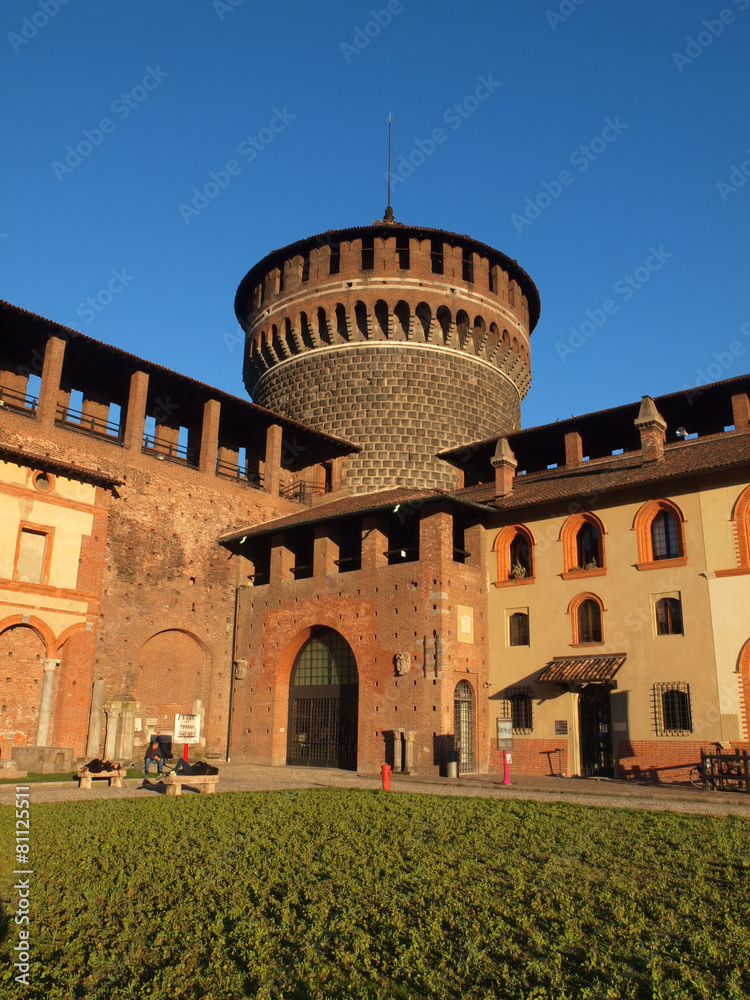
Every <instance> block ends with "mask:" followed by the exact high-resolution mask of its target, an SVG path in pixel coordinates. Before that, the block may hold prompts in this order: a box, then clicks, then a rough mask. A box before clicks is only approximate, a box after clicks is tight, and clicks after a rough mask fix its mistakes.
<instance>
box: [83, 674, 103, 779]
mask: <svg viewBox="0 0 750 1000" xmlns="http://www.w3.org/2000/svg"><path fill="white" fill-rule="evenodd" d="M103 708H104V679H103V678H101V677H100V678H99V680H98V681H94V690H93V693H92V695H91V712H90V713H89V736H88V741H87V742H86V756H87V757H88V759H89V760H91V758H92V757H98V756H99V745H100V743H101V738H102V709H103Z"/></svg>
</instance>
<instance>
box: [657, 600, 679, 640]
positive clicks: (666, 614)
mask: <svg viewBox="0 0 750 1000" xmlns="http://www.w3.org/2000/svg"><path fill="white" fill-rule="evenodd" d="M656 634H657V635H682V608H681V607H680V602H679V601H678V600H677V598H675V597H662V598H661V600H659V601H657V602H656Z"/></svg>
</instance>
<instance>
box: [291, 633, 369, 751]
mask: <svg viewBox="0 0 750 1000" xmlns="http://www.w3.org/2000/svg"><path fill="white" fill-rule="evenodd" d="M358 697H359V681H358V675H357V664H356V661H355V659H354V654H353V653H352V651H351V648H350V646H349V643H348V642H347V641H346V639H344V637H343V636H341V635H339V633H338V632H334V630H333V629H329V628H325V629H320V630H319V631H317V632H316V633H315V634H314V635H313V636H311V638H310V639H308V640H307V642H306V643H305V645H304V646H303V647H302V649H301V650H300V651H299V653H298V654H297V659H296V660H295V661H294V667H293V668H292V682H291V687H290V690H289V728H288V733H289V736H288V741H287V764H295V765H298V766H299V765H303V766H307V767H341V768H346V769H348V770H356V768H357V705H358Z"/></svg>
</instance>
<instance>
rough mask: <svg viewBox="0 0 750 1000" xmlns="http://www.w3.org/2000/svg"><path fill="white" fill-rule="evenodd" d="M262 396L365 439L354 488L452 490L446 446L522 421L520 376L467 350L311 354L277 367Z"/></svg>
mask: <svg viewBox="0 0 750 1000" xmlns="http://www.w3.org/2000/svg"><path fill="white" fill-rule="evenodd" d="M255 398H256V402H258V403H260V404H261V405H262V406H267V407H268V408H269V409H272V410H276V411H277V412H279V413H282V414H284V415H285V416H288V417H291V418H293V419H295V420H299V421H302V422H305V423H308V424H309V425H310V426H311V427H314V428H315V429H316V430H319V431H325V432H326V433H329V434H336V435H340V436H342V437H345V438H347V439H348V440H351V441H354V442H356V443H357V444H360V445H362V451H361V452H360V453H359V454H358V455H352V456H350V457H349V458H347V459H346V460H345V466H344V467H345V476H346V478H345V483H346V485H347V486H348V487H349V488H350V489H352V490H354V491H357V490H367V489H376V488H379V487H382V488H385V487H388V486H393V485H405V486H414V487H424V486H436V487H441V488H444V489H452V488H454V487H455V484H456V472H455V469H453V467H452V466H449V465H448V464H447V463H446V462H443V461H441V460H440V459H437V458H435V454H436V452H439V451H442V450H443V449H445V448H449V447H453V446H455V445H457V444H460V443H461V442H464V441H476V440H480V439H482V438H487V437H490V436H491V435H493V434H499V433H510V432H512V431H515V430H518V429H519V427H520V397H519V394H518V390H517V388H516V387H515V386H514V385H513V383H512V382H511V381H510V380H509V379H508V378H507V377H505V376H504V375H503V374H501V373H500V372H498V371H497V370H496V369H494V368H492V367H491V366H489V365H487V364H481V363H479V362H478V361H477V360H476V358H471V357H469V356H464V355H461V354H460V353H458V352H446V351H439V350H437V349H430V348H428V347H422V348H420V347H419V346H417V345H407V344H403V345H388V346H376V345H372V344H370V345H366V346H361V345H356V344H352V345H350V346H348V347H339V348H329V349H327V350H325V351H319V352H315V353H312V354H303V355H301V356H299V357H297V358H293V359H291V360H289V361H286V362H285V363H284V364H281V365H278V366H276V367H275V368H272V369H271V370H270V371H269V372H268V373H267V374H266V375H265V376H264V377H263V378H262V379H261V381H260V383H259V385H258V386H257V389H256V397H255Z"/></svg>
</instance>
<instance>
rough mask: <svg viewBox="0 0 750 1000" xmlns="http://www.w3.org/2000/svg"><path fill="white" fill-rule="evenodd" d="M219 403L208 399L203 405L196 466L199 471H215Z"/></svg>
mask: <svg viewBox="0 0 750 1000" xmlns="http://www.w3.org/2000/svg"><path fill="white" fill-rule="evenodd" d="M220 416H221V403H219V401H218V400H216V399H208V400H206V402H205V403H204V405H203V423H202V424H201V449H200V457H199V459H198V468H199V469H200V471H201V472H207V473H209V474H210V475H214V474H215V472H216V456H217V453H218V449H219V418H220Z"/></svg>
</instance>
